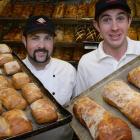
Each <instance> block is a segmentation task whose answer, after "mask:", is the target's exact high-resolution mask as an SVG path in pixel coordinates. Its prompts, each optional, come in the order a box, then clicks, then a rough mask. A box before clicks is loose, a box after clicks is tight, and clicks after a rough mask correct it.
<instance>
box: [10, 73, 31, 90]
mask: <svg viewBox="0 0 140 140" xmlns="http://www.w3.org/2000/svg"><path fill="white" fill-rule="evenodd" d="M12 81H13V85H14V87H15V88H16V89H20V88H21V87H22V86H23V85H24V84H26V83H29V82H30V78H29V76H28V75H27V74H26V73H25V72H18V73H16V74H14V75H12Z"/></svg>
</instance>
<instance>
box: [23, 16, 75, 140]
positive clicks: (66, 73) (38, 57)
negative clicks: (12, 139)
mask: <svg viewBox="0 0 140 140" xmlns="http://www.w3.org/2000/svg"><path fill="white" fill-rule="evenodd" d="M54 36H55V26H54V23H53V22H52V21H51V20H50V19H49V18H48V17H46V16H32V17H30V18H29V19H28V20H27V22H26V24H25V27H24V29H23V37H22V41H23V43H24V45H25V48H26V50H27V57H26V59H25V60H23V62H24V63H25V64H26V66H27V67H28V68H29V69H30V70H31V72H32V73H33V74H34V75H35V76H36V77H37V78H38V79H39V80H40V81H41V82H42V84H43V85H44V87H45V88H46V89H47V90H48V91H49V92H50V93H51V94H52V95H53V96H54V98H55V99H56V100H57V101H58V102H59V103H60V104H61V105H63V106H66V105H67V104H68V102H69V101H70V99H71V98H72V95H73V90H74V86H75V78H76V70H75V68H74V67H73V66H72V65H71V64H69V63H67V62H65V61H62V60H59V59H56V58H52V57H51V55H52V53H53V48H54V47H53V45H54ZM72 137H73V131H72V129H71V128H70V126H69V125H65V126H61V127H58V128H56V129H53V130H50V131H47V132H45V133H41V134H39V135H36V136H34V137H32V138H29V139H34V140H39V139H41V140H46V139H48V140H72Z"/></svg>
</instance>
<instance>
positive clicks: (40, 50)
mask: <svg viewBox="0 0 140 140" xmlns="http://www.w3.org/2000/svg"><path fill="white" fill-rule="evenodd" d="M37 52H44V53H46V59H45V60H44V61H38V60H37V59H36V55H35V54H36V53H37ZM29 57H30V58H31V59H32V60H33V61H35V62H37V63H45V62H47V61H48V60H49V59H50V56H48V50H46V49H37V50H35V51H34V53H33V56H30V55H29Z"/></svg>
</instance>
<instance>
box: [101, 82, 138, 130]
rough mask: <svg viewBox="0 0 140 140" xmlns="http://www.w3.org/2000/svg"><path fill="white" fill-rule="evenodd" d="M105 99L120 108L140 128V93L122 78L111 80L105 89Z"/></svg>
mask: <svg viewBox="0 0 140 140" xmlns="http://www.w3.org/2000/svg"><path fill="white" fill-rule="evenodd" d="M102 95H103V99H104V100H105V101H106V102H107V103H108V104H110V105H112V106H114V107H116V108H117V109H119V110H120V111H121V112H122V113H123V114H124V115H125V116H126V117H127V118H128V119H129V120H130V121H131V122H132V123H133V124H134V125H135V126H136V127H139V128H140V93H138V92H136V91H134V90H133V89H131V88H130V87H129V86H128V85H127V84H126V83H125V82H123V81H122V80H114V81H111V82H109V83H108V84H107V85H106V86H105V87H104V89H103V94H102Z"/></svg>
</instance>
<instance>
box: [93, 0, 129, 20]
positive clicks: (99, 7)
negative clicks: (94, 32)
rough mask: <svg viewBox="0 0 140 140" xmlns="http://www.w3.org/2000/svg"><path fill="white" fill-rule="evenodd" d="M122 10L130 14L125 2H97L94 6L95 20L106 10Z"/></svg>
mask: <svg viewBox="0 0 140 140" xmlns="http://www.w3.org/2000/svg"><path fill="white" fill-rule="evenodd" d="M116 8H119V9H123V10H124V11H126V12H128V13H130V14H131V9H130V7H129V6H128V4H127V0H97V2H96V4H95V20H97V18H98V17H99V16H100V14H101V13H103V12H104V11H105V10H108V9H116Z"/></svg>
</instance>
